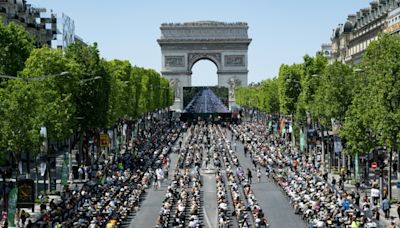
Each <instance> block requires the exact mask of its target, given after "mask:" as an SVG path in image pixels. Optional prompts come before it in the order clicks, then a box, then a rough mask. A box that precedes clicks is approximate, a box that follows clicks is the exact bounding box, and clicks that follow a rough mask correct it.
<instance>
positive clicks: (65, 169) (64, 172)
mask: <svg viewBox="0 0 400 228" xmlns="http://www.w3.org/2000/svg"><path fill="white" fill-rule="evenodd" d="M68 160H69V159H68V156H65V158H64V162H63V166H62V174H61V184H62V185H67V184H68V174H69V170H68V163H69V162H68Z"/></svg>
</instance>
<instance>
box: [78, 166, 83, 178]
mask: <svg viewBox="0 0 400 228" xmlns="http://www.w3.org/2000/svg"><path fill="white" fill-rule="evenodd" d="M78 173H79V181H82V179H83V168H82V166H80V167H79V169H78Z"/></svg>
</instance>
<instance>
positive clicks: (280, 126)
mask: <svg viewBox="0 0 400 228" xmlns="http://www.w3.org/2000/svg"><path fill="white" fill-rule="evenodd" d="M283 129H285V118H282V120H281V124H280V125H279V133H282V130H283Z"/></svg>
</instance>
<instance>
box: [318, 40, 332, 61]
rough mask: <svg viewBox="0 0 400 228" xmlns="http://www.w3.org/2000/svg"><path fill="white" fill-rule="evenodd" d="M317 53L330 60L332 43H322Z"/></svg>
mask: <svg viewBox="0 0 400 228" xmlns="http://www.w3.org/2000/svg"><path fill="white" fill-rule="evenodd" d="M317 54H321V55H323V56H324V57H325V58H326V59H328V61H329V62H330V61H331V59H332V44H330V43H326V44H322V45H321V49H320V50H319V51H318V52H317Z"/></svg>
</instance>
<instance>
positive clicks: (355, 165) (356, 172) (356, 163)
mask: <svg viewBox="0 0 400 228" xmlns="http://www.w3.org/2000/svg"><path fill="white" fill-rule="evenodd" d="M354 163H355V164H354V172H355V174H356V181H358V152H357V153H356V158H355V159H354Z"/></svg>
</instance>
